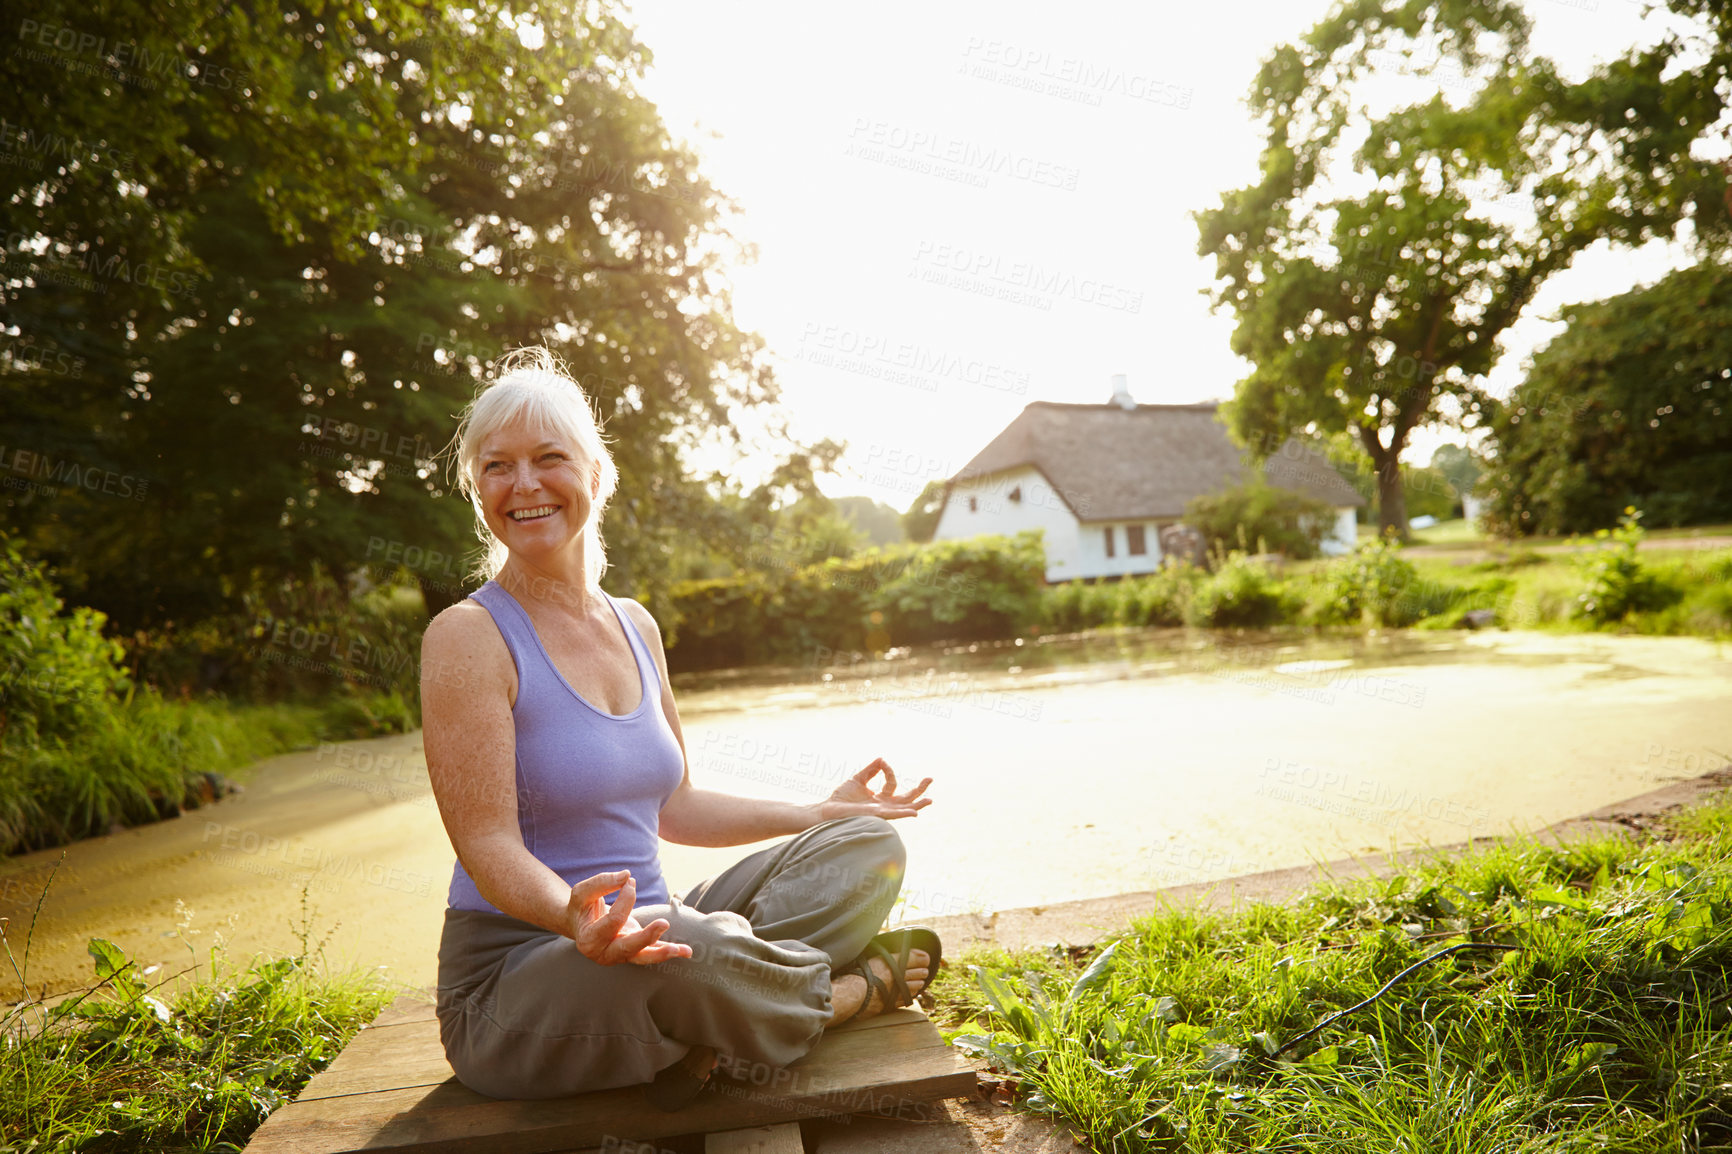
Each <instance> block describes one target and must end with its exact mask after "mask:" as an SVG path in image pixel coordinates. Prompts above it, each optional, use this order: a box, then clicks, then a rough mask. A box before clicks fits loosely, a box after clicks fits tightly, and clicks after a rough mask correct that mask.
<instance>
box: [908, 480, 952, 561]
mask: <svg viewBox="0 0 1732 1154" xmlns="http://www.w3.org/2000/svg"><path fill="white" fill-rule="evenodd" d="M947 492H948V486H947V485H946V484H945V482H943V481H928V482H926V486H925V488H923V489H921V490H920V495H919V496H918V497H916V498H914V503H913V504H911V505H909V506H908V509H907V511H906V512H904V513H903V514H902V532H903V534H904V535H905V536H906V537H907V538H908V540H910V541H912V542H914V543H915V544H916V545H924V544H926V542H928V541H930V540H932V535H933V534H934V533H936V532H938V519H939V517H941V516H942V515H943V513H944V497H945V494H946V493H947Z"/></svg>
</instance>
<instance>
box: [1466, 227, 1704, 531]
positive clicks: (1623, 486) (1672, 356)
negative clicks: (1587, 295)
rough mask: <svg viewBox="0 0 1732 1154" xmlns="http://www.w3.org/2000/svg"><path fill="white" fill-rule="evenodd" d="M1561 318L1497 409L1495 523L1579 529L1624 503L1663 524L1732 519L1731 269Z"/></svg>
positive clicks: (1680, 279) (1608, 520)
mask: <svg viewBox="0 0 1732 1154" xmlns="http://www.w3.org/2000/svg"><path fill="white" fill-rule="evenodd" d="M1564 316H1565V320H1566V322H1567V324H1568V327H1567V328H1566V329H1565V330H1564V332H1563V333H1562V334H1560V335H1559V336H1558V337H1557V338H1556V339H1555V340H1553V341H1552V343H1551V344H1550V345H1548V346H1546V348H1544V349H1543V350H1541V351H1540V353H1539V354H1538V355H1536V356H1535V357H1534V365H1533V370H1532V372H1530V373H1529V374H1528V377H1527V379H1526V380H1525V381H1524V382H1522V384H1521V385H1520V386H1518V387H1517V388H1516V389H1515V390H1514V391H1513V392H1512V393H1511V394H1510V396H1509V398H1508V399H1507V400H1506V401H1504V402H1503V403H1502V404H1500V405H1499V406H1498V407H1497V410H1496V413H1495V416H1494V418H1493V421H1492V435H1493V438H1494V444H1495V446H1496V450H1497V459H1496V461H1495V462H1494V470H1493V475H1492V477H1491V479H1490V481H1489V482H1488V484H1489V486H1490V490H1491V501H1490V506H1489V510H1488V516H1490V518H1491V519H1492V522H1493V524H1494V525H1495V526H1496V527H1497V528H1498V529H1500V530H1501V531H1503V532H1507V533H1512V534H1520V533H1541V534H1558V533H1576V532H1589V531H1593V530H1596V529H1604V528H1608V527H1610V526H1611V525H1613V524H1616V523H1617V521H1618V518H1619V514H1620V510H1622V509H1623V508H1624V507H1625V506H1629V505H1633V506H1635V507H1637V508H1639V509H1641V510H1642V511H1643V512H1644V513H1645V514H1647V516H1648V518H1649V520H1651V521H1653V522H1656V523H1659V524H1663V525H1683V524H1690V523H1693V522H1705V521H1723V520H1732V367H1729V366H1732V269H1729V268H1728V267H1727V266H1726V265H1725V264H1723V263H1720V262H1717V261H1711V262H1708V263H1704V264H1702V265H1699V266H1697V267H1695V268H1690V269H1686V270H1683V271H1680V272H1675V273H1672V274H1671V275H1670V276H1667V277H1666V278H1664V279H1663V280H1661V281H1660V282H1659V283H1658V284H1655V285H1654V286H1652V287H1651V288H1645V289H1638V290H1637V291H1635V292H1630V293H1625V294H1624V295H1622V296H1617V297H1613V298H1612V299H1611V300H1607V301H1602V302H1600V303H1597V304H1587V305H1578V306H1576V307H1574V308H1571V309H1567V310H1565V313H1564Z"/></svg>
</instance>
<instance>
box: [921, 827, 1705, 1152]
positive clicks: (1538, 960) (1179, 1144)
mask: <svg viewBox="0 0 1732 1154" xmlns="http://www.w3.org/2000/svg"><path fill="white" fill-rule="evenodd" d="M1729 860H1732V802H1729V800H1728V796H1727V795H1726V794H1721V795H1719V796H1718V797H1717V798H1716V799H1715V800H1713V801H1711V802H1709V803H1708V804H1705V805H1702V806H1699V807H1696V808H1695V809H1693V810H1690V811H1687V812H1685V813H1683V814H1681V815H1679V816H1677V817H1676V818H1675V820H1673V821H1672V823H1671V825H1670V827H1669V829H1668V830H1667V831H1665V836H1653V837H1640V838H1621V837H1612V838H1606V839H1603V840H1596V841H1590V842H1585V843H1580V844H1576V845H1572V846H1569V847H1567V848H1560V847H1549V846H1543V845H1539V844H1537V843H1531V842H1516V843H1506V844H1503V845H1498V846H1496V847H1493V848H1490V849H1486V850H1483V851H1479V852H1473V853H1469V854H1465V855H1462V856H1459V857H1451V858H1441V859H1435V860H1433V861H1431V862H1430V863H1428V864H1423V865H1419V866H1416V867H1415V868H1411V869H1409V870H1408V871H1407V872H1406V873H1403V874H1401V875H1399V876H1396V877H1393V878H1390V879H1387V880H1371V881H1362V882H1358V883H1353V884H1332V885H1325V886H1323V887H1320V888H1318V889H1316V890H1314V891H1312V892H1310V893H1309V894H1307V895H1305V896H1304V897H1303V898H1302V899H1300V900H1299V901H1297V902H1295V903H1293V904H1291V905H1287V906H1269V905H1253V906H1248V907H1244V908H1242V909H1239V910H1237V911H1235V912H1231V913H1205V912H1196V911H1176V912H1170V913H1166V914H1162V915H1159V916H1156V917H1152V918H1149V919H1146V920H1143V921H1140V922H1138V923H1137V924H1136V925H1134V926H1133V927H1132V929H1131V930H1130V931H1129V932H1128V933H1126V934H1125V935H1124V936H1123V937H1121V938H1119V939H1118V940H1117V941H1115V942H1113V943H1111V945H1110V946H1108V947H1107V948H1106V949H1104V950H1102V951H1100V952H1098V953H1094V954H1093V955H1091V956H1088V957H1084V958H1079V959H1076V960H1074V961H1073V960H1071V959H1069V958H1061V957H1055V956H1054V955H1052V954H1051V953H1047V952H1030V953H1025V954H1021V955H1008V954H1003V953H991V954H988V953H980V952H976V953H973V954H965V955H964V956H963V959H962V961H963V962H964V963H969V964H965V965H958V966H955V967H953V968H950V969H948V970H947V971H946V972H945V973H944V974H942V975H941V976H940V977H939V979H938V980H937V981H936V982H935V984H934V994H935V996H936V997H937V998H938V999H939V1004H940V1010H941V1014H942V1015H943V1016H944V1018H945V1019H947V1020H948V1021H949V1022H950V1023H951V1026H952V1029H951V1030H950V1031H949V1032H951V1033H953V1034H954V1035H957V1036H958V1040H959V1043H960V1044H962V1045H964V1046H965V1048H971V1049H973V1050H975V1051H976V1052H979V1053H982V1054H984V1055H985V1056H987V1057H988V1058H989V1059H990V1060H991V1061H992V1063H993V1064H994V1065H995V1067H997V1068H998V1069H999V1070H1000V1071H1002V1072H1003V1074H1004V1075H1005V1076H1006V1077H1007V1078H1009V1079H1010V1080H1012V1081H1014V1082H1015V1083H1016V1084H1017V1086H1018V1089H1019V1099H1020V1104H1021V1106H1022V1107H1023V1108H1024V1109H1028V1110H1031V1111H1034V1112H1037V1113H1044V1114H1050V1115H1053V1116H1056V1117H1058V1118H1061V1119H1063V1120H1064V1122H1065V1123H1066V1124H1067V1125H1068V1126H1069V1127H1070V1128H1071V1129H1073V1130H1075V1131H1077V1132H1079V1133H1081V1134H1083V1135H1085V1136H1086V1137H1087V1139H1088V1140H1089V1142H1090V1143H1091V1144H1092V1145H1093V1146H1094V1147H1095V1148H1096V1149H1098V1150H1103V1151H1107V1150H1111V1151H1121V1150H1122V1151H1144V1150H1174V1151H1179V1150H1183V1151H1217V1150H1218V1151H1226V1150H1252V1149H1261V1150H1281V1151H1307V1152H1313V1151H1342V1152H1347V1151H1355V1152H1358V1151H1372V1150H1375V1151H1387V1150H1410V1151H1460V1152H1462V1154H1468V1152H1473V1154H1479V1152H1481V1151H1512V1152H1513V1151H1542V1150H1543V1151H1560V1150H1572V1151H1573V1150H1583V1151H1586V1150H1595V1151H1650V1150H1678V1151H1707V1150H1714V1149H1727V1148H1732V992H1729V991H1732V982H1729V979H1732V865H1729V864H1728V862H1729ZM1458 944H1459V945H1467V947H1468V948H1465V949H1462V950H1460V951H1458V952H1455V953H1451V954H1449V955H1447V956H1442V957H1439V958H1437V959H1436V960H1434V961H1431V962H1430V963H1428V964H1424V965H1421V966H1420V967H1419V968H1417V969H1416V970H1414V971H1413V972H1412V973H1410V974H1409V975H1408V976H1407V977H1406V978H1404V979H1402V980H1401V981H1400V982H1399V983H1398V984H1396V985H1394V986H1393V988H1391V989H1390V990H1389V991H1388V992H1387V993H1385V994H1384V995H1383V996H1382V997H1380V998H1378V999H1377V1000H1376V1001H1374V1002H1372V1003H1371V1004H1370V1005H1367V1006H1363V1007H1362V1008H1359V1009H1354V1010H1352V1011H1351V1012H1349V1013H1347V1014H1345V1015H1343V1016H1341V1017H1339V1018H1335V1019H1334V1020H1333V1021H1329V1019H1330V1018H1331V1016H1332V1015H1335V1014H1337V1013H1338V1012H1340V1011H1342V1010H1346V1009H1348V1008H1349V1007H1353V1006H1356V1005H1358V1004H1360V1003H1363V1002H1365V1001H1366V1000H1367V999H1369V998H1371V997H1373V995H1374V994H1375V993H1376V992H1377V991H1378V990H1379V988H1380V987H1382V986H1384V985H1385V983H1388V982H1390V981H1391V979H1393V978H1394V977H1395V976H1396V975H1397V974H1399V973H1401V972H1402V971H1403V970H1405V969H1407V968H1409V967H1411V966H1413V965H1414V964H1415V963H1416V962H1419V961H1421V959H1424V958H1426V957H1428V956H1431V955H1432V954H1433V953H1434V952H1436V951H1438V950H1439V949H1440V948H1443V947H1447V946H1451V945H1458ZM1497 947H1504V948H1497ZM1510 947H1513V948H1510ZM1325 1022H1327V1023H1328V1024H1327V1025H1325V1026H1324V1028H1323V1029H1322V1030H1321V1031H1320V1032H1318V1033H1316V1034H1314V1035H1312V1036H1309V1037H1306V1036H1305V1034H1306V1031H1309V1030H1312V1029H1313V1028H1314V1027H1316V1026H1318V1025H1319V1024H1321V1023H1325Z"/></svg>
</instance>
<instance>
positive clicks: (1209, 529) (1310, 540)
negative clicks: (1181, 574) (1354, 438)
mask: <svg viewBox="0 0 1732 1154" xmlns="http://www.w3.org/2000/svg"><path fill="white" fill-rule="evenodd" d="M1334 522H1335V511H1334V510H1333V509H1331V508H1330V507H1329V506H1328V505H1326V504H1324V503H1323V502H1322V501H1319V500H1317V499H1316V498H1314V497H1308V496H1306V495H1305V494H1304V493H1299V492H1295V491H1294V490H1292V489H1282V488H1277V487H1276V486H1274V485H1270V484H1268V483H1266V482H1263V481H1253V482H1251V483H1250V484H1246V485H1237V486H1234V487H1233V488H1230V489H1223V490H1222V491H1221V492H1219V493H1209V494H1205V495H1204V496H1201V497H1195V498H1192V500H1191V502H1190V504H1188V505H1186V506H1185V524H1187V525H1190V526H1191V527H1193V528H1194V529H1196V530H1197V531H1198V532H1199V533H1201V534H1202V535H1203V537H1204V539H1205V540H1206V541H1207V542H1208V547H1209V551H1210V552H1211V553H1217V554H1224V553H1226V552H1228V551H1231V550H1235V549H1237V550H1241V551H1244V552H1265V551H1266V552H1270V553H1284V554H1286V555H1287V556H1289V557H1292V558H1294V559H1296V560H1297V559H1304V558H1309V557H1315V556H1316V555H1317V550H1318V546H1319V545H1320V544H1321V543H1322V540H1323V535H1324V534H1325V533H1326V532H1328V531H1329V528H1330V526H1332V525H1333V524H1334Z"/></svg>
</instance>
